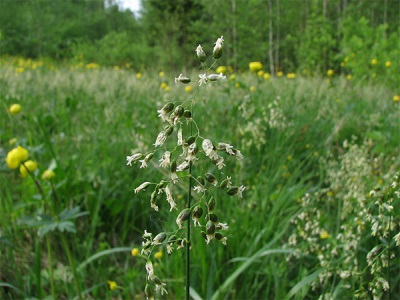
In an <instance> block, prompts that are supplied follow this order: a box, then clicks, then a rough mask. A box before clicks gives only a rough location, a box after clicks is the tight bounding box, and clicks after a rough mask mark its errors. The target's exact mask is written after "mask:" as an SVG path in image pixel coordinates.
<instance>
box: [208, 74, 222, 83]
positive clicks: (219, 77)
mask: <svg viewBox="0 0 400 300" xmlns="http://www.w3.org/2000/svg"><path fill="white" fill-rule="evenodd" d="M207 79H208V80H210V81H217V80H222V79H226V76H224V74H222V73H219V74H210V75H208V76H207Z"/></svg>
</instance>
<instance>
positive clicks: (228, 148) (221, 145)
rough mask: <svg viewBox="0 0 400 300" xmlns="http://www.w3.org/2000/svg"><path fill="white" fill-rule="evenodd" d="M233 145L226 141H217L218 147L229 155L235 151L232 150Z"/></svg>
mask: <svg viewBox="0 0 400 300" xmlns="http://www.w3.org/2000/svg"><path fill="white" fill-rule="evenodd" d="M232 148H233V146H231V145H229V144H227V143H218V149H219V150H222V151H225V152H226V153H228V154H229V155H235V152H233V150H232Z"/></svg>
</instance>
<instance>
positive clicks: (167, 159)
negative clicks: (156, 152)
mask: <svg viewBox="0 0 400 300" xmlns="http://www.w3.org/2000/svg"><path fill="white" fill-rule="evenodd" d="M159 161H160V167H161V168H168V167H169V165H170V164H171V152H169V151H165V152H164V154H163V155H162V157H161V159H160V160H159Z"/></svg>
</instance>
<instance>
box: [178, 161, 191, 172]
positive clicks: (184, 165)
mask: <svg viewBox="0 0 400 300" xmlns="http://www.w3.org/2000/svg"><path fill="white" fill-rule="evenodd" d="M189 166H190V164H189V162H188V161H186V160H185V161H184V162H183V163H181V164H180V165H179V166H177V167H176V171H177V172H181V171H184V170H186V169H189Z"/></svg>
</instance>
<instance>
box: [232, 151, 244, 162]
mask: <svg viewBox="0 0 400 300" xmlns="http://www.w3.org/2000/svg"><path fill="white" fill-rule="evenodd" d="M234 152H235V156H236V158H237V159H238V160H241V159H243V155H242V153H241V152H240V151H239V150H237V149H234Z"/></svg>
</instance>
